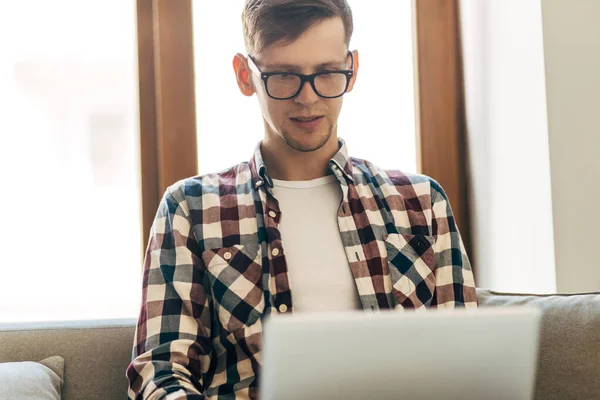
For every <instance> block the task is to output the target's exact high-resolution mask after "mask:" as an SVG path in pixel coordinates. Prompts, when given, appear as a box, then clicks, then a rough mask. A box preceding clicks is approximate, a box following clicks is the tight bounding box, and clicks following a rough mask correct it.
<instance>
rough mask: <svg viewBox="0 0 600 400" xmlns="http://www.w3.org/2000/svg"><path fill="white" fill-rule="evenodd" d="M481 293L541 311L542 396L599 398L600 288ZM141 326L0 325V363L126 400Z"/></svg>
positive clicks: (66, 387) (74, 393)
mask: <svg viewBox="0 0 600 400" xmlns="http://www.w3.org/2000/svg"><path fill="white" fill-rule="evenodd" d="M477 294H478V298H479V302H480V306H481V307H507V306H517V305H532V306H535V307H538V308H539V309H541V310H542V327H541V337H540V352H539V357H538V371H537V382H536V392H535V399H536V400H554V399H557V400H558V399H561V400H567V399H573V400H575V399H576V400H586V399H600V293H587V294H572V295H526V294H505V293H497V292H492V291H488V290H482V289H478V291H477ZM135 323H136V321H135V320H133V319H132V320H114V321H78V322H62V323H27V324H0V363H7V362H17V361H26V360H27V361H39V360H42V359H46V358H48V357H51V356H56V355H59V356H61V357H62V358H63V359H64V384H63V386H62V399H64V400H100V399H102V400H113V399H114V400H116V399H119V400H123V399H125V398H126V393H127V380H126V378H125V369H126V367H127V365H128V363H129V361H130V357H131V348H132V343H133V335H134V330H135ZM0 365H1V364H0ZM5 365H7V364H5ZM10 365H16V364H10ZM1 371H2V369H0V374H1ZM1 382H3V381H2V377H1V376H0V383H1ZM0 399H1V400H12V399H10V398H6V399H5V398H4V397H2V387H0ZM19 400H20V399H19Z"/></svg>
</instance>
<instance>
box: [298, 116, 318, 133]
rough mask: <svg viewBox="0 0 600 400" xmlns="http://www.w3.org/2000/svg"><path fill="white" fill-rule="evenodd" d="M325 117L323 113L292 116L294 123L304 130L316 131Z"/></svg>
mask: <svg viewBox="0 0 600 400" xmlns="http://www.w3.org/2000/svg"><path fill="white" fill-rule="evenodd" d="M324 118H325V117H324V116H322V115H314V116H308V117H293V118H290V120H291V121H292V123H293V124H294V125H295V126H297V127H298V128H300V129H302V130H304V131H314V130H315V129H317V128H318V127H319V125H321V121H323V119H324Z"/></svg>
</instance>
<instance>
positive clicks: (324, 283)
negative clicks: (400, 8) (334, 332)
mask: <svg viewBox="0 0 600 400" xmlns="http://www.w3.org/2000/svg"><path fill="white" fill-rule="evenodd" d="M273 184H274V188H273V191H274V194H275V197H276V198H277V200H278V201H279V208H280V210H281V220H280V223H279V230H280V232H281V241H282V244H283V248H284V249H285V254H286V256H285V257H286V262H287V267H288V276H289V278H290V288H291V291H292V302H293V304H294V311H295V312H307V311H310V312H321V311H345V310H357V309H360V308H361V307H360V300H359V298H358V292H357V289H356V284H355V282H354V277H353V276H352V272H351V271H350V265H349V263H348V259H347V257H346V252H345V250H344V245H343V243H342V238H341V236H340V229H339V226H338V219H337V212H338V208H339V206H340V202H341V200H342V191H341V188H340V185H339V183H338V182H337V180H336V177H335V176H332V175H328V176H326V177H324V178H319V179H314V180H311V181H280V180H276V179H274V180H273Z"/></svg>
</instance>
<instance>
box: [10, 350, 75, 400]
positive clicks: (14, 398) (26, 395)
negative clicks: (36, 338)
mask: <svg viewBox="0 0 600 400" xmlns="http://www.w3.org/2000/svg"><path fill="white" fill-rule="evenodd" d="M64 369H65V360H64V359H63V358H62V357H59V356H54V357H49V358H46V359H44V360H42V361H40V362H32V361H22V362H10V363H0V399H6V400H60V398H61V391H62V385H63V374H64Z"/></svg>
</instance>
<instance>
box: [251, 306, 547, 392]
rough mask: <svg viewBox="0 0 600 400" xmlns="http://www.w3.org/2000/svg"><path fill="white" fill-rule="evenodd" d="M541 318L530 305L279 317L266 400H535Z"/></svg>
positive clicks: (273, 329) (263, 382)
mask: <svg viewBox="0 0 600 400" xmlns="http://www.w3.org/2000/svg"><path fill="white" fill-rule="evenodd" d="M540 320H541V313H540V311H539V310H537V309H535V308H529V307H513V308H509V307H502V308H480V309H470V310H466V309H457V310H427V311H418V312H415V311H405V312H393V311H384V312H379V313H363V312H348V313H331V314H325V313H323V314H296V315H291V316H290V315H273V316H271V317H270V318H269V319H267V320H266V321H265V326H264V348H263V368H262V373H261V377H260V388H261V399H263V400H296V399H298V400H300V399H302V400H306V399H311V400H312V399H344V400H353V399H357V400H358V399H360V400H366V399H369V400H370V399H376V400H387V399H390V400H391V399H394V400H397V399H407V400H422V399H428V400H429V399H444V400H446V399H460V400H481V399H486V400H501V399H502V400H509V399H510V400H531V399H533V395H534V386H535V377H536V367H537V357H538V337H539V327H540Z"/></svg>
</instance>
